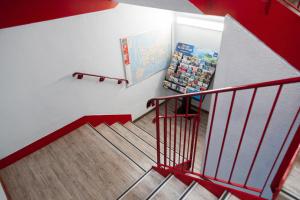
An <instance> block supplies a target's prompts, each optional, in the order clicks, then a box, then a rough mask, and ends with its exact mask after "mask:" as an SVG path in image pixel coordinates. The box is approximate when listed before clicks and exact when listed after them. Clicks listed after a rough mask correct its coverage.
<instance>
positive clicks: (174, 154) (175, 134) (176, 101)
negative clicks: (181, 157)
mask: <svg viewBox="0 0 300 200" xmlns="http://www.w3.org/2000/svg"><path fill="white" fill-rule="evenodd" d="M177 103H178V98H175V108H174V110H175V111H174V113H175V122H174V152H173V167H174V166H175V163H176V136H177V133H176V130H177ZM179 145H180V144H179Z"/></svg>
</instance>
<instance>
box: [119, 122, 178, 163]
mask: <svg viewBox="0 0 300 200" xmlns="http://www.w3.org/2000/svg"><path fill="white" fill-rule="evenodd" d="M114 125H115V124H114ZM121 126H123V127H125V129H127V130H128V131H130V132H131V133H132V134H133V135H135V136H130V135H128V137H134V138H135V137H137V138H140V139H141V138H142V139H141V141H143V142H144V143H146V144H148V145H146V146H143V148H144V147H148V148H151V152H150V153H149V154H148V155H149V156H152V157H153V159H154V160H155V161H156V153H157V152H156V139H155V138H154V137H152V136H151V135H149V134H148V133H147V132H145V131H144V130H142V129H140V128H139V127H137V126H136V125H135V124H133V123H131V122H127V123H126V124H124V125H121ZM130 139H132V138H130ZM146 140H147V141H146ZM137 141H138V140H137ZM141 143H142V142H141ZM142 144H143V143H142ZM138 145H139V143H138ZM152 149H153V150H154V151H153V150H152ZM161 149H163V146H162V143H161ZM169 149H170V148H169V147H167V152H168V153H167V161H168V160H169V159H168V158H169V157H170V154H169ZM176 149H177V151H178V148H176ZM148 151H149V150H147V151H145V153H146V152H148ZM177 151H176V161H177V162H176V163H175V164H177V163H178V158H179V154H178V152H177ZM163 155H164V154H163V151H162V152H161V159H163ZM173 157H174V151H173V149H172V150H171V163H172V164H173V162H172V160H173ZM180 159H182V156H181V155H180Z"/></svg>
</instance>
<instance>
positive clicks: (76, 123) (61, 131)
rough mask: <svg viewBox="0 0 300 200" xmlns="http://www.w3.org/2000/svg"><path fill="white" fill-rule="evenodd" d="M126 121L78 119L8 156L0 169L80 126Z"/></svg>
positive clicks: (116, 118)
mask: <svg viewBox="0 0 300 200" xmlns="http://www.w3.org/2000/svg"><path fill="white" fill-rule="evenodd" d="M128 121H132V118H131V115H90V116H84V117H81V118H79V119H78V120H76V121H74V122H72V123H70V124H68V125H66V126H64V127H62V128H60V129H58V130H57V131H54V132H53V133H50V134H48V135H46V136H45V137H43V138H41V139H39V140H37V141H35V142H33V143H32V144H30V145H28V146H26V147H24V148H22V149H20V150H18V151H16V152H15V153H12V154H10V155H9V156H7V157H5V158H3V159H1V160H0V169H2V168H4V167H7V166H8V165H11V164H13V163H15V162H16V161H18V160H20V159H21V158H23V157H25V156H27V155H29V154H31V153H33V152H35V151H37V150H39V149H41V148H43V147H44V146H46V145H48V144H50V143H51V142H54V141H55V140H57V139H59V138H60V137H62V136H64V135H66V134H68V133H70V132H72V131H73V130H75V129H77V128H79V127H80V126H82V125H84V124H87V123H90V124H91V125H92V126H94V127H95V126H98V125H99V124H101V123H107V124H108V125H111V124H113V123H116V122H119V123H121V124H125V123H126V122H128Z"/></svg>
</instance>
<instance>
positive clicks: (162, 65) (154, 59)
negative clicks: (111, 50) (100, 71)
mask: <svg viewBox="0 0 300 200" xmlns="http://www.w3.org/2000/svg"><path fill="white" fill-rule="evenodd" d="M171 30H172V29H171V26H170V27H165V28H162V29H159V30H153V31H149V32H146V33H143V34H139V35H136V36H130V37H127V38H123V39H121V49H122V55H123V63H124V67H125V73H126V78H127V80H128V81H129V84H128V86H131V85H134V84H136V83H138V82H140V81H143V80H145V79H147V78H149V77H151V76H152V75H154V74H155V73H157V72H159V71H161V70H164V69H166V68H167V67H168V66H169V63H170V60H171V54H172V32H171Z"/></svg>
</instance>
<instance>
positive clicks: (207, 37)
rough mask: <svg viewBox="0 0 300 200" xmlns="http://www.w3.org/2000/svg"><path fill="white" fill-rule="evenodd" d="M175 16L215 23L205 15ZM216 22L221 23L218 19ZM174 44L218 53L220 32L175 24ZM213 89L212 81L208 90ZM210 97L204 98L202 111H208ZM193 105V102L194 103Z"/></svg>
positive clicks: (212, 18)
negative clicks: (180, 43)
mask: <svg viewBox="0 0 300 200" xmlns="http://www.w3.org/2000/svg"><path fill="white" fill-rule="evenodd" d="M176 16H179V17H180V16H183V17H189V18H192V19H202V20H203V19H204V20H207V21H215V20H216V19H215V17H213V16H207V15H195V14H184V13H177V14H176ZM218 22H220V23H223V21H222V20H221V21H220V19H218ZM174 35H175V44H177V43H178V42H183V43H187V44H193V45H195V46H196V47H198V48H201V49H209V50H214V51H217V52H220V47H221V40H222V31H216V30H211V29H204V28H200V27H195V26H190V25H183V24H176V25H175V26H174ZM212 88H213V80H212V82H211V85H210V87H209V89H212ZM210 101H211V96H206V97H205V99H204V102H203V104H202V109H203V110H206V111H209V107H210ZM194 104H195V102H194Z"/></svg>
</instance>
